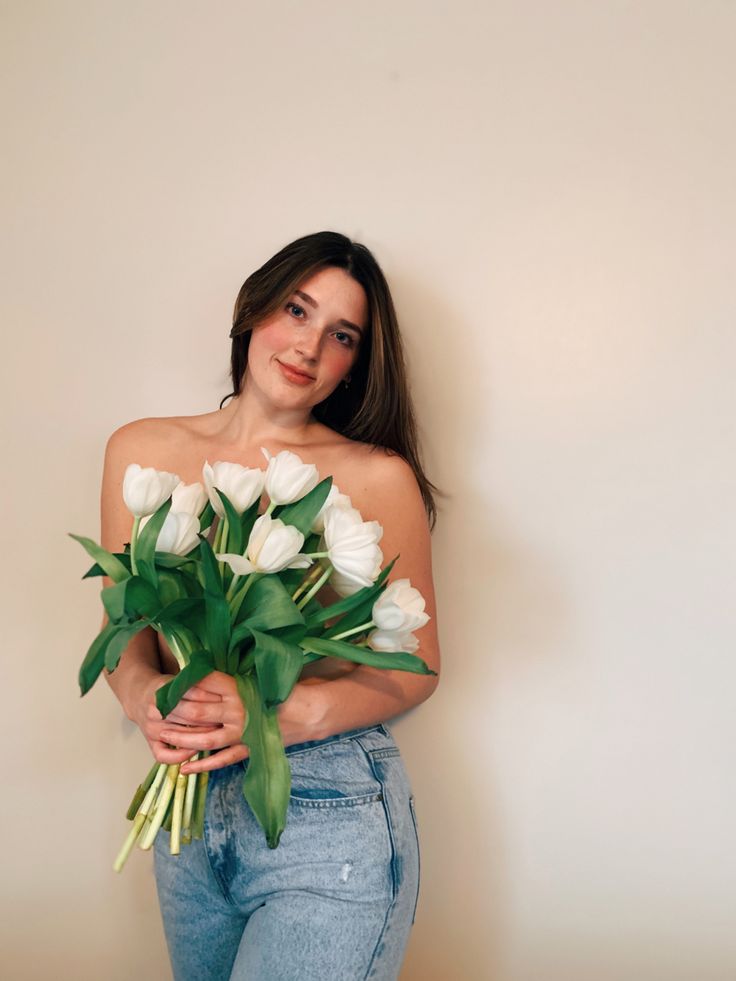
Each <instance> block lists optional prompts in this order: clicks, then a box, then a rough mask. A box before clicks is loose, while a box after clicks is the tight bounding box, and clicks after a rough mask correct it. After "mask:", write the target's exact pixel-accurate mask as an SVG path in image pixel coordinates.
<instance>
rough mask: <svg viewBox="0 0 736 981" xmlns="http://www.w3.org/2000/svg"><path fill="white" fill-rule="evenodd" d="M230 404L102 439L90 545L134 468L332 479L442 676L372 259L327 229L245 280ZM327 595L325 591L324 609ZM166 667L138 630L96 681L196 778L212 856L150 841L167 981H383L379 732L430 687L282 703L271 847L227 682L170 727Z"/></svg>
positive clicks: (388, 873) (120, 521)
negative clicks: (254, 471) (419, 610)
mask: <svg viewBox="0 0 736 981" xmlns="http://www.w3.org/2000/svg"><path fill="white" fill-rule="evenodd" d="M230 336H231V337H232V362H231V369H232V382H233V394H232V397H231V398H230V400H229V401H228V400H227V398H226V399H224V400H223V402H226V403H227V404H225V405H224V407H222V405H221V407H220V409H219V410H218V411H216V412H211V413H207V414H205V415H200V416H191V417H175V418H164V419H142V420H139V421H137V422H133V423H130V424H129V425H127V426H124V427H122V428H121V429H119V430H118V431H117V432H115V433H114V434H113V436H112V437H111V439H110V441H109V443H108V447H107V452H106V457H105V471H104V478H103V489H102V541H103V545H104V546H105V547H106V548H110V549H120V548H121V546H122V545H123V543H124V542H125V541H126V540H127V537H128V536H129V531H130V515H129V513H128V511H127V510H126V508H125V506H124V503H123V496H122V481H123V474H124V472H125V469H126V467H127V465H128V464H129V463H131V462H136V463H140V464H141V465H143V466H153V467H156V468H157V469H160V470H167V471H170V472H173V473H177V474H179V475H180V477H181V478H182V480H184V481H185V482H186V483H191V482H195V481H197V480H199V479H200V475H201V471H202V465H203V464H204V462H205V461H206V460H209V461H211V462H214V461H217V460H227V461H231V462H236V463H240V464H243V465H245V466H250V467H263V465H264V460H263V456H262V453H261V447H266V449H268V450H269V451H270V452H271V453H277V452H278V451H279V450H282V449H288V450H291V451H292V452H295V453H297V454H298V455H299V456H300V457H301V458H302V459H303V460H304V461H305V462H308V463H314V464H316V466H317V468H318V470H319V472H320V474H322V475H327V474H331V475H332V476H333V478H334V481H335V483H336V484H337V485H338V487H339V489H340V491H341V492H342V493H344V494H347V495H348V496H349V497H350V498H351V500H352V503H353V506H354V507H356V508H357V509H358V510H359V511H360V512H361V514H362V515H363V517H364V519H365V520H371V519H375V520H377V521H378V522H379V523H380V524H381V525H382V526H383V530H384V532H383V538H382V540H381V548H382V550H383V554H384V559H385V561H388V560H390V559H391V558H393V557H394V556H395V555H398V556H399V558H398V560H397V562H396V565H395V566H394V569H393V572H392V577H391V578H392V580H395V579H400V578H407V579H410V580H411V583H412V585H413V586H415V587H416V588H417V589H418V590H419V591H420V592H421V594H422V595H423V596H424V598H425V600H426V610H427V613H429V614H430V620H429V623H428V624H427V625H426V626H424V627H422V628H421V629H420V630H419V631H418V632H417V637H418V639H419V643H420V649H419V652H418V653H419V654H420V655H421V657H423V658H424V660H425V661H426V662H427V664H428V665H429V666H430V667H431V668H432V669H433V670H435V671H438V670H439V651H438V645H437V633H436V616H435V604H434V591H433V585H432V573H431V557H430V535H429V533H430V525H431V523H432V522H433V521H434V517H435V508H434V502H433V497H432V491H433V489H434V488H433V486H432V485H431V484H430V483H429V481H428V480H427V478H426V477H425V475H424V473H423V470H422V467H421V464H420V461H419V455H418V450H417V442H416V429H415V423H414V416H413V411H412V407H411V401H410V396H409V392H408V387H407V383H406V379H405V374H404V363H403V353H402V346H401V339H400V335H399V330H398V324H397V321H396V316H395V313H394V308H393V304H392V301H391V296H390V293H389V290H388V286H387V284H386V281H385V279H384V276H383V274H382V272H381V270H380V268H379V267H378V265H377V264H376V262H375V259H374V258H373V256H372V255H371V253H370V252H369V251H368V250H367V249H366V248H365V247H363V246H361V245H358V244H355V243H352V242H351V241H350V240H349V239H348V238H346V237H345V236H343V235H339V234H337V233H334V232H320V233H317V234H315V235H308V236H305V237H304V238H300V239H298V240H297V241H295V242H293V243H291V244H290V245H287V246H286V247H285V248H283V249H282V250H281V251H280V252H278V253H277V254H276V255H275V256H274V257H273V258H272V259H270V260H269V261H268V262H267V263H266V264H265V265H264V266H263V267H262V268H261V269H259V270H257V271H256V272H255V273H253V275H252V276H250V277H249V278H248V279H247V280H246V282H245V283H244V285H243V287H242V288H241V290H240V293H239V295H238V299H237V301H236V305H235V315H234V323H233V329H232V332H231V335H230ZM329 598H330V597H329V596H328V597H327V599H329ZM175 671H176V662H175V661H174V659H173V658H172V656H171V652H170V651H168V650H167V649H166V646H165V643H164V642H163V641H162V640H161V638H160V637H159V636H158V635H157V634H155V633H154V632H153V631H144V632H143V633H142V634H139V635H138V637H137V638H136V639H135V640H134V641H133V642H132V643H131V645H130V646H129V648H128V649H127V650H126V652H125V654H124V656H123V658H122V659H121V662H120V664H119V666H118V668H117V670H116V671H115V672H114V673H113V674H112V675H109V676H108V680H109V683H110V685H111V687H112V688H113V690H114V691H115V694H116V695H117V697H118V698H119V700H120V702H121V704H122V706H123V708H124V710H125V712H126V714H127V715H128V717H129V718H130V719H131V720H132V721H134V722H135V723H137V725H138V726H139V727H140V729H141V731H142V732H143V734H144V736H145V738H146V739H147V740H148V743H149V745H150V747H151V750H152V752H153V754H154V756H155V758H156V759H157V760H159V761H161V762H166V763H183V762H184V761H185V760H189V759H190V758H191V757H192V755H193V753H194V752H195V751H197V750H204V749H207V750H211V751H213V752H212V753H211V755H209V756H208V757H206V758H203V759H199V760H198V761H196V762H188V763H186V764H185V765H184V766H183V767H182V771H183V772H190V773H191V772H196V771H204V770H208V771H209V772H210V783H209V791H208V798H207V820H206V826H205V838H204V841H195V842H193V843H192V844H191V845H188V846H187V847H186V848H184V849H183V850H182V853H181V855H179V856H177V857H172V856H170V855H169V854H168V850H167V847H166V842H165V841H164V840H163V838H164V836H163V835H159V841H158V842H157V846H156V880H157V887H158V891H159V899H160V902H161V909H162V915H163V919H164V926H165V931H166V936H167V942H168V945H169V952H170V955H171V960H172V964H173V968H174V974H175V977H176V979H177V981H182V979H186V981H189V979H195V978H196V979H197V981H210V979H211V981H220V979H228V978H232V979H240V978H248V979H251V981H280V979H284V981H286V979H289V981H295V979H299V981H309V979H312V978H314V979H319V981H323V979H324V978H327V977H330V978H336V979H340V981H353V979H359V978H361V979H362V978H369V977H370V978H386V979H388V978H395V977H397V975H398V971H399V967H400V964H401V960H402V957H403V952H404V948H405V945H406V941H407V939H408V934H409V930H410V927H411V923H412V922H413V917H414V910H415V906H416V900H417V893H418V878H419V856H418V843H417V838H416V824H415V819H414V812H413V799H412V798H411V792H410V788H409V783H408V781H407V777H406V773H405V771H404V767H403V764H402V762H401V758H400V756H399V751H398V749H397V748H396V745H395V743H394V741H393V739H392V737H391V735H390V733H389V731H388V730H387V729H386V728H385V727H384V726H383V725H382V723H383V722H384V721H385V720H387V719H391V718H393V717H394V716H396V715H398V714H399V713H400V712H403V711H405V710H406V709H408V708H410V707H411V706H412V705H416V704H418V703H419V702H421V701H423V700H424V699H426V698H427V697H428V696H429V695H430V694H431V693H432V691H433V690H434V687H435V685H436V682H437V679H436V678H435V677H431V676H429V677H427V676H420V675H413V674H408V673H405V672H401V671H379V670H377V669H374V668H371V667H369V666H364V665H357V664H354V663H351V662H346V661H337V660H334V659H332V658H330V659H327V658H325V659H324V660H322V661H317V662H314V663H312V664H310V665H309V666H308V667H307V668H305V670H304V673H303V676H302V679H301V680H300V682H299V683H298V684H297V685H296V686H295V688H294V691H293V693H292V694H291V696H290V697H289V698H288V700H287V701H286V702H284V704H283V705H282V706H281V707H280V714H279V724H280V728H281V731H282V734H283V740H284V745H285V746H286V747H287V755H288V756H289V761H290V764H291V771H292V796H291V801H290V806H289V815H288V820H287V826H286V830H285V831H284V834H283V836H282V839H281V844H280V845H279V847H278V848H277V849H275V850H269V849H268V848H267V847H266V844H265V842H264V839H263V834H262V832H261V829H260V828H259V827H258V826H257V824H256V822H255V818H254V817H253V815H252V814H251V812H250V810H249V808H248V805H247V804H246V803H245V801H244V799H243V796H242V790H241V784H242V774H243V767H244V766H247V755H248V749H247V747H246V746H244V745H243V744H242V743H241V741H240V738H241V734H242V731H243V725H244V713H243V708H242V704H241V702H240V698H239V697H238V694H237V691H236V688H235V683H234V681H233V679H232V678H231V677H230V676H228V675H225V674H222V673H219V672H214V673H213V674H211V675H209V676H208V677H207V678H205V679H204V680H203V681H202V682H200V683H199V684H198V685H196V686H195V687H193V688H192V689H190V691H189V692H188V693H187V695H186V696H185V698H184V699H182V701H181V702H180V703H179V705H178V706H177V707H176V709H175V710H174V711H173V712H172V713H171V714H170V715H169V716H168V717H167V718H166V719H162V718H161V716H160V714H159V712H158V711H157V709H156V707H155V692H156V689H157V688H159V687H160V686H161V685H162V684H164V683H165V682H166V681H167V680H169V678H170V677H171V675H172V674H173V673H175Z"/></svg>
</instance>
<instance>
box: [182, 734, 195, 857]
mask: <svg viewBox="0 0 736 981" xmlns="http://www.w3.org/2000/svg"><path fill="white" fill-rule="evenodd" d="M198 759H199V753H195V755H194V756H193V757H192V760H198ZM198 776H199V774H198V773H190V774H188V775H187V792H186V796H185V797H184V814H183V816H182V821H181V842H182V844H183V845H188V844H189V842H190V841H191V840H192V813H193V811H194V798H195V797H196V794H197V777H198Z"/></svg>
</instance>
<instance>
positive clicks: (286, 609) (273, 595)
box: [238, 575, 304, 630]
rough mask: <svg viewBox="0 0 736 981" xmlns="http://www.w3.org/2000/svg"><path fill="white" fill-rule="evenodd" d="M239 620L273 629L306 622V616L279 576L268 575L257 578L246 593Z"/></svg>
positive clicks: (250, 624)
mask: <svg viewBox="0 0 736 981" xmlns="http://www.w3.org/2000/svg"><path fill="white" fill-rule="evenodd" d="M238 622H239V623H247V624H248V626H250V627H255V628H256V629H258V630H272V629H274V628H275V627H288V626H290V625H291V624H294V623H304V617H303V616H302V613H301V611H300V610H298V609H297V606H296V603H295V602H294V600H293V599H292V598H291V594H290V593H289V592H288V590H287V589H286V587H285V586H284V584H283V583H282V582H281V580H280V579H279V577H278V576H277V575H266V576H262V577H261V578H260V579H258V580H256V582H254V583H253V585H252V586H251V587H250V589H249V590H248V592H247V593H246V594H245V599H244V600H243V605H242V606H241V607H240V613H239V614H238Z"/></svg>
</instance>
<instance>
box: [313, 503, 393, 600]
mask: <svg viewBox="0 0 736 981" xmlns="http://www.w3.org/2000/svg"><path fill="white" fill-rule="evenodd" d="M382 535H383V528H382V527H381V526H380V525H379V523H378V522H377V521H363V519H362V517H361V515H360V512H359V511H357V510H356V509H355V508H346V509H343V508H339V507H338V508H336V507H332V508H329V509H328V510H327V511H326V513H325V534H324V539H325V546H326V548H327V552H328V555H329V558H330V562H331V563H332V565H333V566H334V568H335V569H336V570H337V573H338V575H339V577H340V578H339V579H338V582H342V583H343V585H344V584H345V581H347V582H348V583H353V584H356V585H357V586H359V587H360V586H370V585H371V584H372V583H373V582H374V580H375V579H376V578H377V577H378V574H379V573H380V571H381V563H382V562H383V552H382V551H381V549H380V548H379V547H378V543H379V541H380V540H381V536H382ZM331 582H333V586H334V577H333V579H332V580H331Z"/></svg>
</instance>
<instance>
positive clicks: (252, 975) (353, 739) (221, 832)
mask: <svg viewBox="0 0 736 981" xmlns="http://www.w3.org/2000/svg"><path fill="white" fill-rule="evenodd" d="M286 752H287V755H288V758H289V763H290V764H291V773H292V787H291V800H290V802H289V813H288V818H287V824H286V830H285V831H284V833H283V835H282V837H281V843H280V845H279V847H278V848H276V849H273V850H272V849H269V848H268V846H267V845H266V842H265V838H264V835H263V831H262V830H261V828H260V827H259V825H258V824H257V823H256V820H255V818H254V816H253V814H252V812H251V810H250V808H249V807H248V805H247V804H246V802H245V800H244V799H243V793H242V778H243V772H244V767H247V761H246V762H245V763H242V764H241V763H238V764H234V765H233V766H228V767H224V768H222V769H220V770H215V771H213V772H212V773H211V774H210V782H209V789H208V794H207V810H206V820H205V831H204V839H203V840H202V841H193V842H192V844H191V845H185V846H183V847H182V850H181V854H180V855H178V856H172V855H170V854H169V850H168V849H169V836H168V835H167V834H166V833H165V832H160V833H159V835H158V837H157V840H156V846H155V869H156V885H157V888H158V894H159V901H160V904H161V912H162V916H163V921H164V929H165V932H166V940H167V943H168V947H169V955H170V957H171V963H172V967H173V970H174V977H175V979H176V981H242V979H248V981H325V979H326V978H334V979H335V981H359V979H360V981H362V979H368V978H371V979H381V981H388V979H395V978H397V977H398V974H399V968H400V966H401V962H402V960H403V956H404V949H405V947H406V942H407V940H408V937H409V931H410V929H411V924H412V923H413V922H414V913H415V910H416V902H417V896H418V891H419V843H418V839H417V831H416V819H415V815H414V802H413V797H412V796H411V789H410V786H409V781H408V779H407V775H406V771H405V769H404V764H403V762H402V760H401V757H400V755H399V749H398V747H397V746H396V743H395V742H394V740H393V737H392V736H391V733H390V732H389V730H388V729H387V728H386V727H385V726H382V725H378V726H372V727H371V728H368V729H356V730H353V731H351V732H345V733H341V734H340V735H337V736H331V737H330V738H328V739H322V740H317V741H314V742H308V743H299V744H297V745H294V746H289V747H287V750H286Z"/></svg>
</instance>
